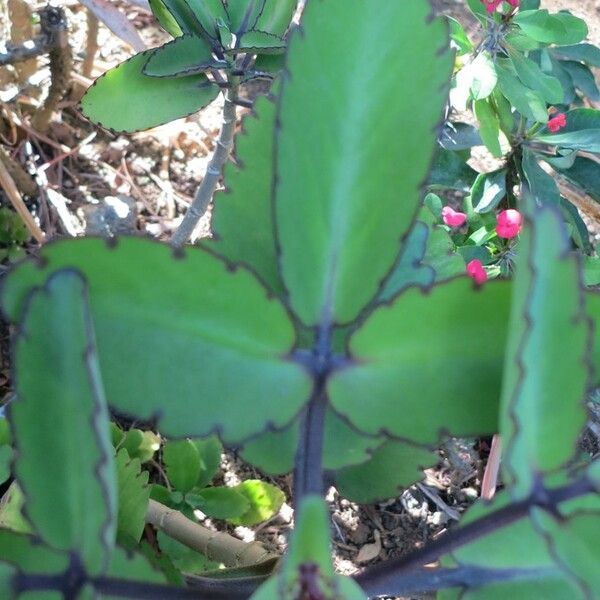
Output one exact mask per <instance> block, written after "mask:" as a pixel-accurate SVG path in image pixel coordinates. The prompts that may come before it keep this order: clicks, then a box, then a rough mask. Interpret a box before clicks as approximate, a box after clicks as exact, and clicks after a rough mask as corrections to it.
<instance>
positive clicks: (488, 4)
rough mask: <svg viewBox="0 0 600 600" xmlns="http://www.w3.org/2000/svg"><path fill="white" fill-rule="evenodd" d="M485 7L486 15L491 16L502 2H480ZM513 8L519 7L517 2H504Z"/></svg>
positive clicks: (483, 0) (492, 0) (501, 0)
mask: <svg viewBox="0 0 600 600" xmlns="http://www.w3.org/2000/svg"><path fill="white" fill-rule="evenodd" d="M480 1H481V3H482V4H483V5H484V6H485V9H486V10H487V13H488V15H491V14H492V13H493V12H494V11H495V10H496V9H497V8H498V7H499V6H500V5H501V4H502V2H503V0H480ZM506 1H507V2H508V3H509V4H510V5H511V6H512V7H513V8H517V6H519V0H506Z"/></svg>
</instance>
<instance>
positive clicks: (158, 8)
mask: <svg viewBox="0 0 600 600" xmlns="http://www.w3.org/2000/svg"><path fill="white" fill-rule="evenodd" d="M148 1H149V3H150V8H151V9H152V12H153V13H154V16H155V17H156V20H157V21H158V22H159V23H160V25H161V27H162V28H163V29H164V30H165V31H167V32H168V33H170V34H171V35H172V36H173V37H178V36H180V35H181V34H182V33H183V32H182V30H181V27H180V26H179V24H178V23H177V20H176V19H175V17H173V15H172V14H171V13H170V12H169V11H168V10H167V7H166V6H165V4H164V2H163V1H162V0H148Z"/></svg>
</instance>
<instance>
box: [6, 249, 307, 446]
mask: <svg viewBox="0 0 600 600" xmlns="http://www.w3.org/2000/svg"><path fill="white" fill-rule="evenodd" d="M41 256H42V260H43V261H44V268H40V263H38V264H37V265H36V263H34V262H25V263H23V264H22V265H21V266H20V267H19V268H18V269H17V270H16V271H14V272H13V273H11V274H9V276H8V278H7V283H6V285H5V286H4V288H3V297H2V303H3V306H4V308H5V310H6V312H7V313H8V314H10V315H11V316H12V318H13V319H18V316H19V314H20V313H21V312H22V307H23V302H24V299H25V297H26V295H27V293H28V290H29V289H31V287H32V286H35V285H37V284H38V283H39V282H40V281H42V282H43V281H44V279H45V278H46V277H47V275H48V273H49V272H52V271H54V270H56V269H60V268H64V267H72V268H75V269H78V270H80V271H81V272H82V273H83V274H84V275H85V276H86V278H87V280H88V283H89V288H90V301H91V307H92V316H93V320H94V325H95V327H96V333H97V337H98V352H99V357H100V364H101V366H102V372H103V377H104V383H105V388H106V391H107V398H109V399H110V403H111V405H112V406H114V407H115V408H116V409H118V410H120V411H123V412H126V413H132V414H135V415H137V416H138V417H139V418H142V419H150V418H152V417H156V418H157V419H158V421H159V423H160V428H159V429H160V431H161V433H163V434H164V435H166V436H172V437H184V436H194V435H196V436H204V435H208V434H209V433H211V432H212V431H215V430H217V429H218V430H219V431H220V433H221V435H222V439H223V440H224V441H226V442H227V443H236V442H240V441H242V440H244V439H246V438H248V437H250V436H252V435H255V434H257V433H259V432H260V431H262V430H264V429H265V428H266V425H267V423H270V424H272V425H273V426H274V427H279V428H281V427H283V426H285V425H286V424H287V423H289V422H290V421H291V420H292V419H293V417H294V416H295V415H296V414H297V413H298V412H299V410H300V408H301V406H302V405H303V404H304V403H305V402H306V401H307V399H308V398H309V396H310V390H311V387H312V381H311V378H310V376H309V375H308V374H307V373H306V372H305V371H304V369H303V368H302V367H300V366H299V365H297V364H295V363H293V362H291V361H290V360H289V359H288V358H287V356H288V353H289V351H290V350H291V349H292V347H293V346H294V337H295V334H294V330H293V327H292V325H291V323H290V321H289V319H288V316H287V314H286V312H285V310H284V309H283V307H282V306H281V305H280V304H279V302H277V301H276V300H274V299H269V298H268V297H267V295H266V292H265V290H264V289H263V288H262V287H261V286H260V285H259V284H258V283H257V281H256V280H255V279H254V277H252V275H251V274H250V273H248V272H247V271H245V270H243V269H238V270H236V271H232V270H231V269H230V268H228V267H227V265H225V264H224V263H223V262H221V261H220V260H218V259H215V257H214V256H211V255H210V254H209V253H207V252H206V251H203V250H201V249H196V248H192V249H188V250H187V251H186V252H184V253H181V254H180V253H177V254H176V255H175V256H178V257H179V258H174V255H173V250H172V249H170V248H169V247H168V246H165V245H162V244H157V243H155V242H151V241H148V240H143V239H139V238H122V239H120V240H119V242H118V244H117V246H116V248H111V247H109V246H107V245H106V243H105V242H103V241H102V240H98V239H83V240H72V241H63V242H57V243H55V244H48V245H46V246H44V248H43V249H42V251H41ZM149 265H152V271H151V274H149V271H148V266H149ZM157 282H160V283H157ZM242 415H243V418H240V417H241V416H242Z"/></svg>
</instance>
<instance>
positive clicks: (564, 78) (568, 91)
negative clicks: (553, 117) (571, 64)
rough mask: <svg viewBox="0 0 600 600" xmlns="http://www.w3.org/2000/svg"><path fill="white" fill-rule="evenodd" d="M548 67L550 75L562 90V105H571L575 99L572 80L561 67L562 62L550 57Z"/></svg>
mask: <svg viewBox="0 0 600 600" xmlns="http://www.w3.org/2000/svg"><path fill="white" fill-rule="evenodd" d="M550 65H551V67H552V68H551V70H550V72H551V74H552V75H553V76H554V77H556V79H558V80H559V81H560V85H561V86H562V88H563V93H564V96H563V103H564V104H566V105H569V104H572V103H573V102H574V101H575V98H576V97H577V94H576V92H575V86H574V85H573V79H572V78H571V76H570V75H569V73H568V71H567V70H566V69H565V68H564V67H563V66H562V61H559V60H556V59H555V58H553V57H552V56H551V57H550Z"/></svg>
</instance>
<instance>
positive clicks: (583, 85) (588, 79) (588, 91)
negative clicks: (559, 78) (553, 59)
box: [561, 60, 600, 102]
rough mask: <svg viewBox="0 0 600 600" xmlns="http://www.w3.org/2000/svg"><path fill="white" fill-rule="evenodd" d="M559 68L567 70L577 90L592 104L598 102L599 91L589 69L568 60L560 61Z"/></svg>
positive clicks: (599, 98) (599, 97)
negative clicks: (591, 101)
mask: <svg viewBox="0 0 600 600" xmlns="http://www.w3.org/2000/svg"><path fill="white" fill-rule="evenodd" d="M561 66H562V67H563V69H566V70H567V72H568V73H569V75H570V76H571V79H572V80H573V84H574V85H575V87H576V88H577V89H578V90H580V91H581V92H582V93H583V94H584V95H585V96H587V97H588V98H589V99H590V100H593V101H594V102H595V101H597V100H600V90H599V89H598V84H597V83H596V79H595V78H594V74H593V73H592V71H591V70H590V69H589V67H586V66H585V65H582V64H581V63H578V62H573V61H569V60H564V61H562V62H561Z"/></svg>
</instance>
